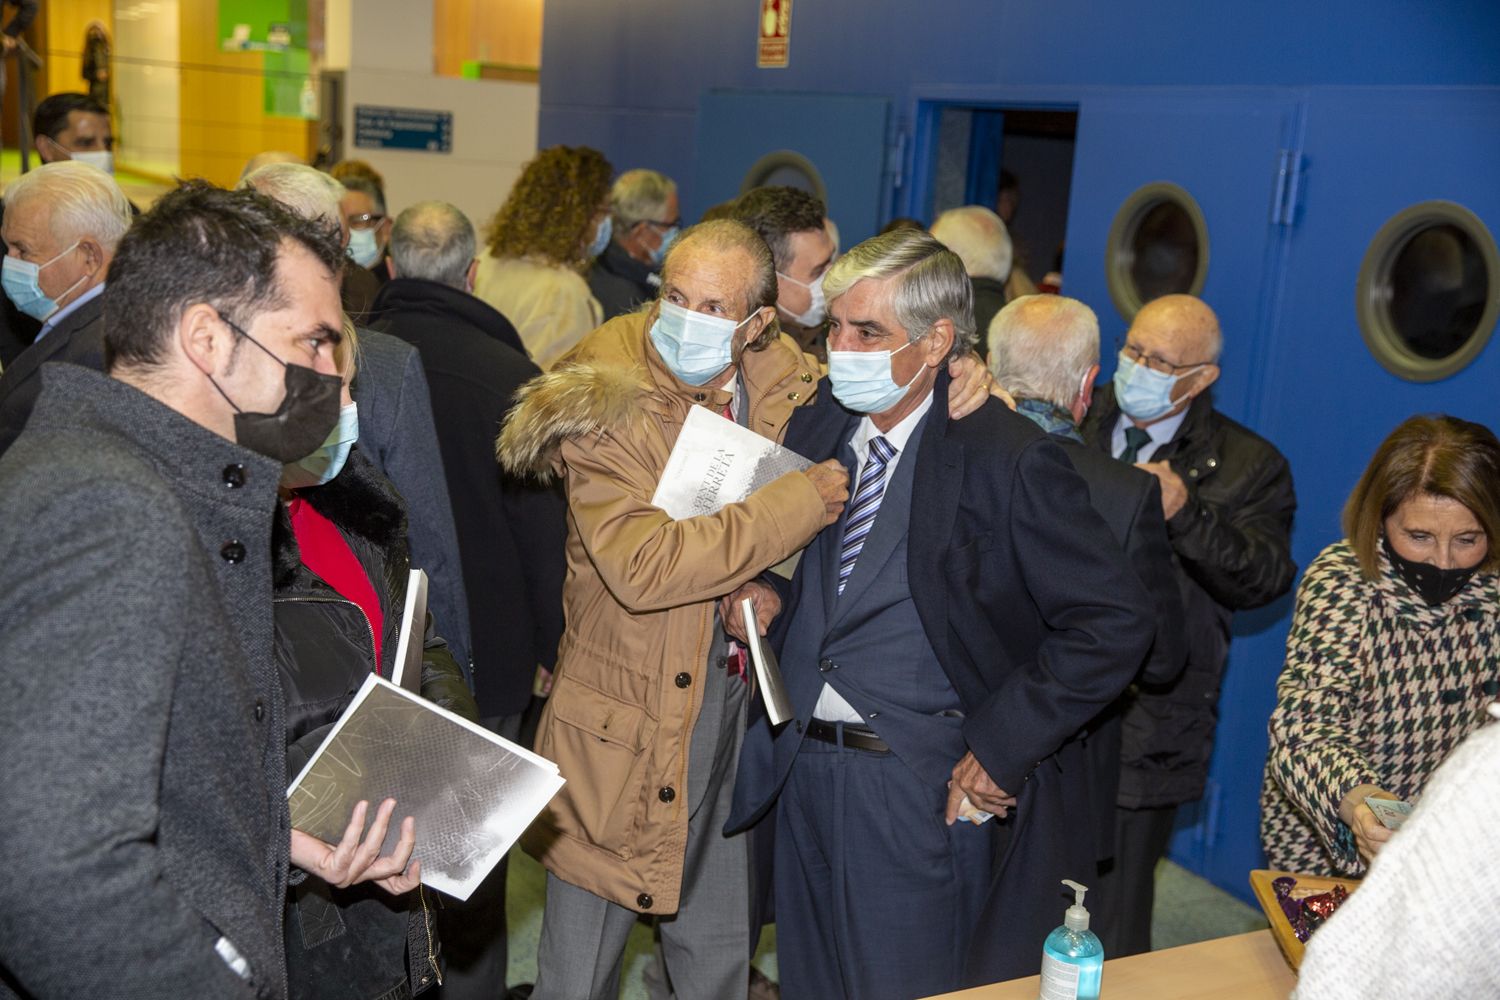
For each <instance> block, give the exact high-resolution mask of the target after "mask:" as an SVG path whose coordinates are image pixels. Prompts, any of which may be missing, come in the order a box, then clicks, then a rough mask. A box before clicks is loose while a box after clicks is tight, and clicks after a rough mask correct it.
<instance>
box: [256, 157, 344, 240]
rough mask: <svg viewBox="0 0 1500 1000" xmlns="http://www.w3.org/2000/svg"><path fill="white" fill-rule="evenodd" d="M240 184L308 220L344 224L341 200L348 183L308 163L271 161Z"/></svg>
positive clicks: (337, 224)
mask: <svg viewBox="0 0 1500 1000" xmlns="http://www.w3.org/2000/svg"><path fill="white" fill-rule="evenodd" d="M239 186H240V188H241V189H245V188H249V189H250V190H252V191H259V192H260V193H261V194H263V195H265V196H266V197H267V198H273V199H275V200H276V201H279V202H281V203H282V204H283V205H285V206H286V207H287V208H289V209H291V210H292V211H293V212H296V213H297V214H298V215H300V216H302V217H303V218H304V219H312V220H314V221H316V220H318V219H323V220H325V221H327V222H330V223H332V224H333V225H336V226H340V227H342V224H343V220H344V213H343V211H342V210H341V209H340V208H339V202H340V201H341V200H342V199H343V197H344V185H342V184H340V183H339V182H338V181H336V180H334V179H333V178H332V177H330V176H328V175H327V174H325V173H323V171H321V170H316V169H314V168H312V167H309V166H307V165H306V164H304V163H270V164H267V165H266V166H264V167H261V168H259V169H257V170H253V171H251V172H250V173H249V174H248V175H247V176H246V177H245V179H244V180H242V181H240V183H239Z"/></svg>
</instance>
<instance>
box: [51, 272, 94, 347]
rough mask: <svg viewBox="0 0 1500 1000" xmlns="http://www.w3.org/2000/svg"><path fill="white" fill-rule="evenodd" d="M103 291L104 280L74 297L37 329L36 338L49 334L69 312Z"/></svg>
mask: <svg viewBox="0 0 1500 1000" xmlns="http://www.w3.org/2000/svg"><path fill="white" fill-rule="evenodd" d="M103 292H104V282H102V281H101V282H99V284H97V285H95V286H94V287H93V288H90V289H89V290H88V291H86V292H84V293H83V294H82V295H80V296H78V298H76V299H74V300H73V301H72V302H69V303H68V304H67V305H65V306H63V307H62V308H61V309H59V310H58V311H57V312H55V313H53V314H52V315H51V316H48V317H47V322H45V323H43V324H42V328H41V329H40V330H39V331H37V335H36V339H37V340H41V339H42V338H43V337H45V336H47V334H48V333H50V332H51V331H52V328H53V327H54V326H56V325H57V324H58V323H61V322H62V321H63V319H64V318H65V317H66V316H67V315H68V314H69V313H71V312H72V311H73V310H75V309H77V308H78V307H79V306H81V305H83V304H84V303H85V302H88V301H90V300H91V299H96V298H98V297H99V296H100V295H101V294H103Z"/></svg>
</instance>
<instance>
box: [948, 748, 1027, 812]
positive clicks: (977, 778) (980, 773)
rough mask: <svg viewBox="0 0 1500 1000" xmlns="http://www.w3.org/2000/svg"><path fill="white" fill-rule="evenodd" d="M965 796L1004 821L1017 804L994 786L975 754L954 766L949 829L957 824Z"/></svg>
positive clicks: (949, 804)
mask: <svg viewBox="0 0 1500 1000" xmlns="http://www.w3.org/2000/svg"><path fill="white" fill-rule="evenodd" d="M966 795H967V796H968V797H969V801H970V802H972V803H973V804H974V805H976V806H978V807H979V808H980V809H983V810H984V811H985V812H989V813H994V814H995V815H996V816H999V817H1001V818H1004V816H1005V815H1006V814H1007V813H1008V812H1009V811H1010V810H1011V808H1012V807H1013V806H1015V804H1016V797H1015V796H1014V795H1011V794H1010V793H1009V792H1007V791H1006V790H1005V789H1003V788H1001V787H1000V786H999V785H997V784H995V782H994V781H993V780H992V779H991V778H990V776H989V773H988V772H986V771H985V769H984V765H983V764H980V763H979V761H978V760H977V759H976V758H975V757H974V754H973V753H972V752H971V753H966V754H964V756H963V759H962V760H960V761H959V762H958V763H957V764H955V765H953V777H952V778H951V779H949V781H948V814H947V816H946V821H947V823H948V825H949V826H952V825H953V824H954V823H955V822H957V820H958V815H959V812H960V810H961V807H962V806H963V801H964V796H966Z"/></svg>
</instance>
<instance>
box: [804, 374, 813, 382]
mask: <svg viewBox="0 0 1500 1000" xmlns="http://www.w3.org/2000/svg"><path fill="white" fill-rule="evenodd" d="M802 381H804V382H811V381H812V372H803V373H802Z"/></svg>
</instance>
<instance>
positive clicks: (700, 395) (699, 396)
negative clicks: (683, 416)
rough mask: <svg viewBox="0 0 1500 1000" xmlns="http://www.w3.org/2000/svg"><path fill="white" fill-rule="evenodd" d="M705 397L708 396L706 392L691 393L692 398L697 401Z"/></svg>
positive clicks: (701, 400)
mask: <svg viewBox="0 0 1500 1000" xmlns="http://www.w3.org/2000/svg"><path fill="white" fill-rule="evenodd" d="M707 398H708V393H706V392H698V393H694V394H693V399H694V400H696V401H697V402H699V403H701V402H703V401H704V400H705V399H707Z"/></svg>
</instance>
